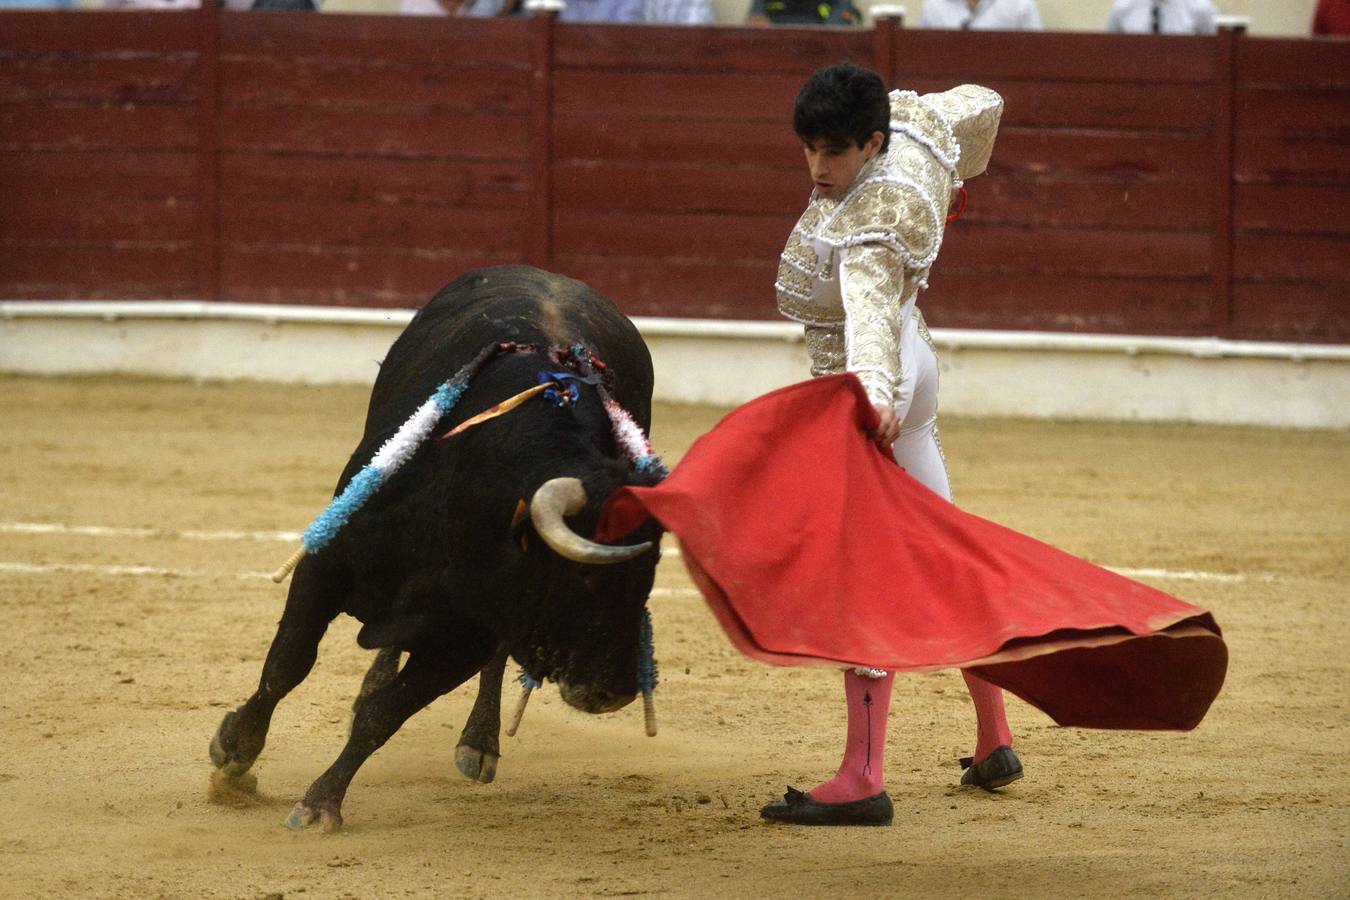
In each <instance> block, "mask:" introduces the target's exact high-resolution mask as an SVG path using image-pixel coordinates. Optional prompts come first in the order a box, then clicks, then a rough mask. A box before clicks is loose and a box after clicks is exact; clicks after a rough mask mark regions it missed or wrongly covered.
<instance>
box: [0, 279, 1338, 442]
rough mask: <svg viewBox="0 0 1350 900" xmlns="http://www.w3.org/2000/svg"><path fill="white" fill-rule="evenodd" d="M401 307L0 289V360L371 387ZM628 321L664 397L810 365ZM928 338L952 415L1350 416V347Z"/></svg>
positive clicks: (759, 329)
mask: <svg viewBox="0 0 1350 900" xmlns="http://www.w3.org/2000/svg"><path fill="white" fill-rule="evenodd" d="M409 318H411V312H409V311H404V310H350V309H322V308H312V307H284V306H278V307H273V306H247V305H235V304H205V303H194V302H161V303H144V302H142V303H134V302H128V303H104V302H90V303H71V302H61V303H41V302H30V303H23V302H7V303H5V302H0V372H7V373H25V374H46V375H62V374H137V375H160V376H169V377H187V378H200V379H221V380H231V379H241V378H247V379H258V380H264V381H281V382H302V383H357V384H369V383H371V382H372V381H374V379H375V375H376V373H377V371H378V369H379V361H380V360H381V359H383V358H384V354H385V351H386V350H387V349H388V347H389V345H390V344H391V343H392V342H393V340H394V338H395V337H396V336H397V335H398V333H399V332H400V331H401V330H402V328H403V327H404V325H405V324H406V323H407V321H408V319H409ZM636 321H637V324H638V327H639V329H640V330H641V331H642V333H643V335H644V337H645V338H646V340H647V343H648V345H649V346H650V347H651V349H652V357H653V361H654V363H655V366H656V396H657V398H658V399H661V400H668V401H672V402H682V403H714V404H719V405H724V406H731V405H735V404H739V403H743V402H745V401H747V400H750V399H752V398H754V397H757V396H759V395H760V394H762V393H765V392H767V391H770V390H773V389H774V388H778V387H781V386H783V385H785V384H790V383H792V382H795V381H800V380H802V379H804V378H805V377H806V376H807V370H808V366H807V356H806V349H805V347H804V346H803V343H802V340H801V329H800V327H799V326H795V325H792V324H789V323H777V322H724V321H700V320H687V319H650V318H649V319H638V320H636ZM933 337H934V340H935V342H936V343H937V345H938V351H939V356H940V359H941V367H942V379H943V380H942V397H943V399H942V407H943V410H944V411H946V412H948V413H953V414H957V415H969V416H1028V417H1053V418H1065V419H1106V420H1125V421H1184V422H1213V423H1232V424H1250V425H1269V426H1283V427H1294V428H1350V346H1340V347H1337V346H1320V345H1290V344H1268V343H1255V342H1243V341H1221V340H1218V339H1215V338H1201V339H1183V338H1156V337H1127V336H1113V335H1067V334H1049V333H1032V332H987V331H986V332H979V331H963V330H955V329H934V330H933ZM451 374H453V373H450V372H447V373H446V377H447V378H448V377H449V376H450V375H451ZM1255 398H1260V399H1259V400H1258V399H1255Z"/></svg>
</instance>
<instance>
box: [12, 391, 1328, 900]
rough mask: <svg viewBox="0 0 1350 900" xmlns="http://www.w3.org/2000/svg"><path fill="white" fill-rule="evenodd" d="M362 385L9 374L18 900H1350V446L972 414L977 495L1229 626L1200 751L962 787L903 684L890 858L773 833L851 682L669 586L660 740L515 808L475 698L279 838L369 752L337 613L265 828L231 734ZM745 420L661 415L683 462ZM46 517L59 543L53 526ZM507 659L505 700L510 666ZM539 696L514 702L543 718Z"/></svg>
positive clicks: (598, 723)
mask: <svg viewBox="0 0 1350 900" xmlns="http://www.w3.org/2000/svg"><path fill="white" fill-rule="evenodd" d="M365 400H366V392H365V391H364V390H363V389H356V388H326V389H314V388H285V387H278V386H267V385H250V384H234V385H218V384H208V385H194V384H189V383H184V382H164V381H149V380H145V381H138V380H125V379H90V380H85V379H62V380H43V379H26V378H3V379H0V497H2V498H3V509H2V510H0V621H3V623H4V627H5V628H6V629H7V630H8V632H9V638H8V639H7V640H5V641H4V642H3V644H0V673H2V674H3V679H4V687H3V693H0V698H2V699H0V741H3V744H4V747H5V751H4V754H3V757H2V758H0V812H2V814H0V870H3V872H4V878H3V879H2V880H0V896H6V897H10V896H13V897H30V896H62V897H119V898H120V897H126V898H133V897H134V898H141V897H161V896H163V897H208V896H209V897H238V898H259V897H281V896H287V897H294V896H297V895H301V896H304V897H315V898H326V897H360V898H375V897H402V896H447V897H511V898H532V897H541V898H543V897H566V896H628V895H639V894H663V895H669V896H676V897H701V896H713V895H719V896H722V897H761V896H790V897H794V898H808V897H832V898H841V897H855V896H856V897H891V896H919V897H963V898H964V897H984V896H1000V897H1061V896H1109V895H1120V894H1125V895H1149V896H1154V895H1160V896H1198V895H1216V896H1225V897H1228V896H1240V897H1270V896H1281V897H1329V896H1335V895H1339V896H1342V897H1344V896H1350V848H1348V847H1347V832H1350V775H1347V767H1348V766H1350V763H1347V758H1350V757H1348V754H1350V740H1347V738H1350V727H1348V726H1350V677H1348V676H1347V672H1350V666H1347V656H1348V655H1350V639H1348V636H1350V629H1348V628H1347V625H1350V612H1348V611H1347V610H1348V608H1347V585H1350V579H1348V578H1347V575H1348V574H1350V573H1348V572H1347V556H1348V555H1350V554H1348V552H1347V548H1350V435H1347V434H1346V433H1344V432H1341V433H1327V432H1321V433H1316V432H1313V433H1295V432H1287V431H1266V430H1258V429H1245V428H1244V429H1238V428H1208V427H1188V426H1162V427H1159V426H1140V425H1101V424H1056V423H1045V422H1023V421H962V420H955V419H953V420H950V421H948V422H946V424H945V426H944V430H943V438H944V444H945V446H946V449H947V453H948V457H949V462H950V464H951V469H952V475H953V479H954V483H955V485H956V491H957V501H958V502H959V503H961V504H962V505H963V506H965V507H966V508H967V509H970V510H972V511H974V512H977V513H979V514H981V515H984V516H987V517H989V518H992V519H995V520H997V521H999V522H1002V523H1004V524H1006V525H1009V526H1012V527H1014V528H1018V529H1020V530H1023V531H1026V532H1029V533H1030V534H1033V535H1036V536H1037V537H1040V538H1042V539H1044V540H1047V541H1049V542H1051V543H1053V544H1056V545H1058V546H1060V547H1063V548H1065V549H1067V550H1070V551H1072V552H1074V553H1077V554H1079V555H1081V556H1084V557H1086V558H1088V559H1091V560H1093V561H1095V562H1099V563H1102V564H1106V565H1111V566H1116V567H1122V568H1128V569H1134V570H1139V569H1151V570H1165V571H1162V572H1161V574H1152V575H1145V576H1143V577H1144V580H1148V581H1150V582H1151V583H1154V584H1157V585H1158V586H1160V587H1162V588H1164V589H1165V590H1169V591H1171V592H1173V593H1176V594H1178V595H1180V596H1182V597H1184V598H1186V599H1188V600H1190V601H1192V602H1194V603H1197V604H1199V605H1202V606H1205V607H1207V608H1209V609H1211V610H1213V611H1214V613H1215V615H1216V617H1217V618H1218V620H1219V622H1220V624H1221V625H1222V626H1223V627H1224V629H1225V632H1226V636H1227V639H1228V642H1229V648H1230V652H1231V668H1230V671H1229V677H1228V684H1227V686H1226V687H1225V689H1224V691H1223V693H1222V694H1221V695H1220V696H1219V699H1218V701H1217V702H1216V703H1215V705H1214V707H1213V709H1212V710H1211V712H1210V715H1209V718H1208V719H1207V720H1206V721H1205V722H1204V723H1203V724H1202V725H1201V726H1200V728H1199V729H1198V730H1196V731H1195V732H1193V733H1190V734H1170V733H1129V732H1093V731H1080V730H1070V729H1061V728H1058V727H1055V726H1054V725H1053V724H1052V723H1051V722H1050V721H1049V720H1048V719H1046V718H1045V717H1044V716H1043V715H1042V714H1041V713H1039V712H1037V711H1035V710H1033V709H1030V708H1029V707H1026V706H1024V705H1022V704H1021V703H1019V702H1017V701H1010V716H1011V718H1012V723H1013V728H1014V730H1015V732H1016V734H1017V741H1018V751H1019V753H1020V754H1021V756H1022V758H1023V760H1024V762H1025V763H1026V766H1027V777H1026V778H1025V779H1024V780H1022V781H1020V782H1018V783H1017V784H1015V785H1013V786H1011V787H1009V788H1008V789H1006V790H1004V791H1003V792H1001V793H1000V794H998V795H989V794H985V793H983V792H980V791H978V790H974V789H962V788H959V787H958V786H957V779H958V776H959V770H958V768H957V765H956V758H957V757H958V756H962V755H965V754H966V753H968V752H969V751H970V749H971V743H972V740H973V733H974V724H973V722H974V718H973V712H972V710H971V709H970V708H969V705H968V701H967V699H966V698H965V695H964V692H963V690H962V685H961V680H960V677H959V676H958V675H957V674H956V673H954V672H943V673H936V674H931V675H922V676H908V677H903V678H902V679H901V680H900V681H898V682H897V686H896V691H895V702H894V707H893V709H892V712H891V716H892V719H891V725H890V740H889V746H888V753H889V759H888V762H889V765H888V787H889V790H890V792H891V795H892V796H893V797H894V798H895V801H896V807H897V819H896V823H895V825H894V827H892V828H889V829H867V830H863V829H821V830H811V829H793V828H789V827H775V826H771V825H767V824H762V823H761V822H760V821H759V819H758V817H757V810H758V808H759V806H760V805H761V804H763V803H765V802H767V801H769V800H771V799H775V798H776V797H777V796H778V795H780V794H781V793H782V790H783V786H784V785H785V784H789V783H790V784H795V785H797V786H799V787H802V788H807V787H809V786H811V785H812V784H814V783H815V782H816V781H817V780H820V779H822V778H823V777H825V776H827V775H828V774H830V773H832V771H833V767H834V765H835V763H836V762H837V757H836V753H837V750H838V748H839V746H840V744H841V736H842V730H843V706H842V703H841V702H840V698H839V695H840V693H841V691H840V684H839V681H840V679H839V675H838V674H837V673H836V672H833V671H831V670H828V669H798V670H779V669H772V668H769V667H766V666H763V665H760V664H757V663H752V662H750V661H748V660H745V659H743V658H741V657H740V656H738V655H737V654H736V653H735V651H733V650H732V648H731V647H730V645H729V644H728V643H727V641H726V640H725V639H724V638H723V636H722V634H721V632H720V631H719V629H718V628H717V626H716V624H715V623H714V621H713V619H712V617H711V615H710V614H709V613H708V612H707V610H706V609H705V607H704V606H703V603H702V601H701V600H700V598H699V597H698V596H697V594H696V593H694V591H693V590H692V588H691V586H690V583H689V580H688V579H687V577H686V576H685V574H684V571H683V569H682V568H681V566H680V563H679V561H678V559H674V558H671V559H668V560H667V561H666V562H664V563H663V564H662V569H661V571H660V573H659V578H658V587H657V591H656V596H654V597H653V599H652V601H651V609H652V613H653V616H654V618H655V622H656V635H657V653H658V657H659V660H660V664H661V673H662V686H661V688H660V690H659V691H658V692H657V696H658V711H659V715H660V720H661V734H660V735H659V736H658V737H656V738H654V739H652V738H647V737H646V736H644V734H643V732H642V724H641V718H642V716H641V711H640V709H639V708H638V707H637V705H635V706H633V707H629V708H628V709H625V710H622V711H621V712H619V713H616V714H613V715H611V716H607V717H600V718H594V717H588V716H585V715H583V714H581V713H578V712H575V711H572V710H570V709H568V708H566V707H564V705H563V704H562V703H561V701H560V700H559V699H558V697H557V693H556V691H554V690H552V689H549V688H546V689H545V690H543V691H542V692H540V693H539V694H537V695H536V697H535V699H534V700H533V701H532V703H531V706H530V710H529V713H528V715H527V716H526V718H525V722H524V725H523V726H522V729H521V733H520V735H519V736H518V737H516V738H514V739H504V747H503V750H504V755H503V759H502V762H501V766H500V768H499V770H498V777H497V781H496V782H495V783H493V784H491V785H486V786H483V785H476V784H472V783H469V782H467V781H465V780H463V779H462V778H461V777H460V776H459V774H458V773H457V772H456V771H455V769H454V765H453V762H452V757H453V746H454V743H455V740H456V739H457V737H458V734H459V729H460V728H461V726H462V725H463V722H464V717H465V716H466V714H467V712H468V708H469V705H470V703H471V700H472V696H473V694H472V690H471V688H472V684H471V685H469V686H466V687H465V688H461V689H460V690H459V691H457V692H455V693H454V694H452V695H450V696H448V697H446V698H444V699H442V700H441V701H440V702H438V703H436V704H435V705H433V706H432V707H431V708H430V709H428V710H426V711H424V712H423V713H422V714H421V715H419V716H417V717H416V718H414V719H413V720H412V721H411V722H410V723H409V724H408V725H407V726H406V727H405V728H404V730H403V731H402V732H401V733H400V734H399V735H397V736H396V737H395V738H394V739H393V740H392V741H390V743H389V744H388V745H386V746H385V747H384V748H383V749H382V750H381V751H380V752H379V753H377V754H376V755H375V756H374V758H372V759H371V761H370V762H369V763H368V764H367V765H366V766H365V767H364V768H363V769H362V770H361V772H360V774H359V775H358V776H357V779H356V781H355V783H354V784H353V786H352V789H351V791H350V793H349V794H348V797H347V802H346V805H345V807H344V813H345V815H346V820H347V822H346V828H345V829H344V831H343V832H341V833H340V834H337V835H333V836H324V835H320V834H317V833H304V834H296V833H292V832H291V831H289V830H287V829H285V828H284V827H282V824H281V823H282V820H283V819H284V818H285V816H286V814H287V813H288V812H289V810H290V808H291V805H292V804H293V803H294V802H295V801H296V799H298V798H299V796H300V795H301V794H302V793H303V792H304V790H305V788H306V787H307V786H308V784H309V782H310V781H311V780H312V779H313V778H314V777H315V776H317V775H318V774H319V773H320V772H321V771H322V770H323V769H324V768H325V767H326V766H327V765H328V764H329V762H331V760H332V758H333V757H334V755H335V754H336V752H337V750H338V749H339V747H340V746H341V744H342V741H343V740H344V737H345V730H346V719H347V715H348V713H347V710H348V708H349V704H350V702H351V699H352V697H353V695H354V692H355V690H356V688H357V685H358V683H359V679H360V676H361V674H362V673H363V671H364V669H365V667H366V665H367V663H368V661H369V655H368V654H367V653H365V652H364V651H361V650H360V649H359V648H357V646H356V644H355V641H354V636H355V632H356V629H355V627H354V624H353V623H352V622H351V621H349V620H339V621H338V622H336V623H334V625H333V627H332V628H331V629H330V631H329V634H328V637H327V639H326V640H325V642H324V644H323V645H322V647H321V649H320V656H319V661H318V664H317V665H316V667H315V670H314V672H313V674H311V676H310V678H309V680H308V681H306V682H305V683H304V684H303V685H302V686H301V687H300V688H299V689H298V690H297V691H296V692H295V693H293V694H292V695H291V696H290V697H289V698H288V699H287V701H286V702H285V703H283V704H282V706H281V707H280V709H279V710H278V713H277V716H276V718H275V720H274V722H273V727H272V732H271V737H270V740H269V743H268V746H267V749H266V751H265V752H264V754H263V756H262V758H261V759H260V761H259V763H258V765H257V766H256V767H255V769H254V771H255V772H256V773H257V775H258V777H259V794H258V795H257V796H256V797H254V798H247V797H236V798H232V799H231V798H225V799H226V800H229V801H231V802H224V803H222V802H219V798H218V799H217V800H215V801H213V799H212V798H211V796H210V792H209V781H210V780H209V774H210V771H211V767H210V764H209V762H208V760H207V753H206V750H207V742H208V740H209V739H210V737H211V735H212V733H213V731H214V730H215V728H216V725H217V723H218V722H219V720H220V718H221V716H222V715H223V713H224V712H225V711H226V710H227V709H230V708H233V707H234V706H236V705H237V704H238V703H240V702H241V701H242V700H243V699H244V698H245V697H246V696H247V695H248V694H249V693H250V691H251V690H252V688H253V686H254V684H255V682H256V679H257V676H258V672H259V667H260V664H261V659H262V656H263V654H264V653H265V651H266V648H267V645H268V641H269V640H270V638H271V636H272V633H273V628H274V625H275V622H276V619H277V617H278V616H279V614H280V611H281V608H282V604H283V601H284V588H281V587H278V586H276V585H274V584H272V583H271V582H270V581H268V580H267V579H266V578H265V577H263V573H266V572H270V571H271V570H272V569H273V568H274V567H275V566H276V565H277V564H279V563H280V562H281V561H282V560H283V559H284V558H285V557H286V556H287V555H288V554H289V553H290V551H291V549H292V546H293V544H292V543H291V542H288V541H287V540H284V539H277V538H275V537H274V536H273V535H272V533H274V532H277V531H283V532H292V533H293V532H296V531H298V530H299V529H301V528H303V527H304V526H305V525H306V524H308V522H309V521H310V519H311V518H312V517H313V516H314V515H315V514H316V513H318V512H319V511H320V510H321V509H322V508H323V506H324V504H325V503H326V501H327V499H328V497H329V496H330V492H331V490H332V486H333V483H334V480H335V479H336V477H337V475H338V472H339V471H340V469H341V467H342V465H343V463H344V462H345V460H346V457H347V455H348V453H349V452H350V450H351V448H352V446H353V445H354V443H355V437H356V435H357V433H358V431H359V428H360V425H361V418H362V414H363V410H364V405H365ZM721 412H722V410H717V409H711V408H698V409H691V408H682V407H661V408H658V410H657V427H656V433H655V435H654V439H655V443H656V445H657V449H658V450H659V451H660V452H662V453H663V454H664V455H665V456H666V458H667V460H668V461H671V462H673V461H674V460H675V459H677V458H678V457H679V454H680V453H681V452H682V451H683V450H684V448H686V447H687V446H688V444H689V443H690V441H691V440H692V439H693V438H694V437H695V436H697V435H698V434H699V433H701V432H703V431H705V430H706V429H707V428H709V427H710V426H711V425H712V424H713V422H714V421H716V419H717V417H718V416H719V415H720V414H721ZM32 523H37V524H40V525H46V526H52V527H51V528H47V529H38V528H33V527H30V526H31V525H32ZM514 671H515V669H514V666H513V667H512V674H514ZM513 694H514V692H510V696H508V700H507V704H508V707H509V705H510V704H512V703H514V696H513Z"/></svg>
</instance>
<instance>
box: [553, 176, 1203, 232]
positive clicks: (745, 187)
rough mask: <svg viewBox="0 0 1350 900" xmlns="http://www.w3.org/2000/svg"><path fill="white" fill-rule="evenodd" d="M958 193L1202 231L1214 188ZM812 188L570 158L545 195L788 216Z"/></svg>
mask: <svg viewBox="0 0 1350 900" xmlns="http://www.w3.org/2000/svg"><path fill="white" fill-rule="evenodd" d="M966 188H967V191H968V192H969V197H970V202H969V205H968V207H967V209H966V212H965V214H964V216H963V217H962V220H961V221H962V223H966V222H981V223H985V224H994V223H1001V224H1009V225H1022V226H1025V227H1031V226H1051V227H1061V226H1097V227H1114V228H1126V229H1147V228H1158V229H1167V230H1173V229H1178V228H1182V229H1193V228H1196V229H1198V228H1207V227H1208V225H1209V222H1210V203H1211V201H1212V199H1213V196H1212V191H1210V190H1209V189H1208V188H1207V187H1206V186H1205V185H1204V184H1201V183H1198V182H1195V181H1175V182H1161V181H1142V180H1138V179H1117V180H1094V181H1084V180H1076V179H1072V178H1059V177H1056V176H1053V175H1046V176H1039V177H1026V176H1023V175H1019V174H1013V173H1003V174H1002V175H996V176H989V177H981V178H977V179H973V180H971V181H970V182H969V183H967V185H966ZM810 189H811V186H810V183H809V180H808V178H807V175H806V170H805V166H804V165H801V166H798V167H797V168H794V169H750V168H725V167H717V168H714V167H711V166H691V165H667V164H663V163H660V162H655V161H647V160H640V161H636V162H605V163H594V162H581V161H570V162H565V163H561V164H559V165H558V166H557V168H556V170H555V174H554V191H553V199H554V203H555V205H556V206H557V207H558V208H559V209H567V210H574V209H592V210H626V211H630V212H636V211H642V210H647V211H652V212H705V213H713V212H726V213H752V214H761V215H763V214H779V213H781V214H783V215H789V214H791V215H796V214H799V213H800V211H801V208H802V207H803V206H804V205H805V203H806V200H807V198H808V197H809V196H810ZM953 227H956V228H960V227H962V226H961V225H960V224H958V225H956V226H953Z"/></svg>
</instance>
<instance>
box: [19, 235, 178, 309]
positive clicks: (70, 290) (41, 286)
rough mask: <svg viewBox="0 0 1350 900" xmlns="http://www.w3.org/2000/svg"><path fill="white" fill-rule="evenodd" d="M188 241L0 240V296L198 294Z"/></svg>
mask: <svg viewBox="0 0 1350 900" xmlns="http://www.w3.org/2000/svg"><path fill="white" fill-rule="evenodd" d="M193 276H194V271H193V251H192V245H191V244H190V243H187V242H177V243H172V244H153V243H145V244H138V243H133V242H130V241H127V242H123V243H121V244H119V245H118V246H115V247H114V246H111V245H107V244H70V243H60V242H39V241H31V240H24V241H8V240H6V241H0V296H5V297H22V298H24V299H32V300H40V299H44V298H66V297H69V298H78V299H87V300H105V299H132V300H135V299H142V298H145V299H179V298H186V297H193V296H195V295H196V286H195V284H194V281H193Z"/></svg>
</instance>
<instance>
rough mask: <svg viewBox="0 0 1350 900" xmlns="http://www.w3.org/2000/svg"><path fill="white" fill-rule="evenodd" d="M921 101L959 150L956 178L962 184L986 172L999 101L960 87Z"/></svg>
mask: <svg viewBox="0 0 1350 900" xmlns="http://www.w3.org/2000/svg"><path fill="white" fill-rule="evenodd" d="M921 99H922V101H923V103H924V104H926V105H928V106H929V107H931V108H932V109H933V110H934V111H935V112H937V114H938V115H940V116H941V117H942V118H943V119H944V120H946V121H947V122H948V123H949V124H950V126H951V129H952V134H953V135H954V136H955V137H956V142H957V144H959V145H960V147H961V160H960V162H959V163H957V166H956V177H957V178H960V179H961V180H963V181H964V180H965V179H967V178H974V177H975V176H976V175H979V174H980V173H981V172H983V171H984V170H985V169H986V168H988V166H989V156H990V154H991V153H993V150H994V138H995V137H997V136H998V124H999V119H1000V118H1002V116H1003V98H1002V97H1000V96H999V95H998V94H997V93H995V92H994V91H991V90H989V88H987V87H980V86H979V85H978V84H962V85H959V86H957V87H954V88H952V89H951V90H950V91H943V92H942V93H940V94H924V95H923V97H922V98H921ZM892 109H894V103H892ZM892 115H894V112H892Z"/></svg>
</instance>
